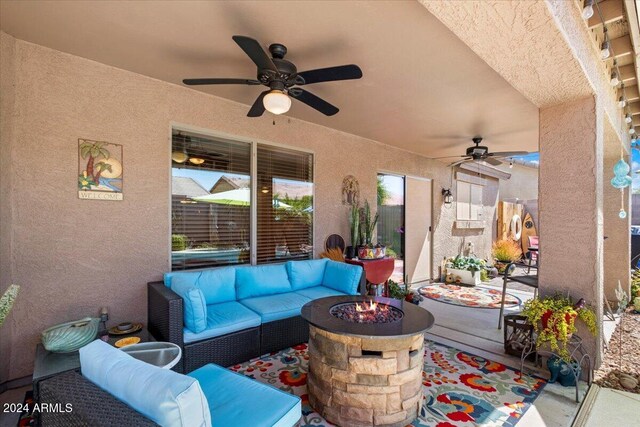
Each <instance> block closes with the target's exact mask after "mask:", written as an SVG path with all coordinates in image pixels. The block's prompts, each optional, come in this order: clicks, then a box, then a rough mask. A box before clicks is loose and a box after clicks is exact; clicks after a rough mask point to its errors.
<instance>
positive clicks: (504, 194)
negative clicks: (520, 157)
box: [499, 164, 538, 200]
mask: <svg viewBox="0 0 640 427" xmlns="http://www.w3.org/2000/svg"><path fill="white" fill-rule="evenodd" d="M502 169H503V170H504V171H506V172H508V173H510V174H511V178H510V179H501V180H500V188H499V191H500V200H507V199H509V200H512V199H516V198H517V199H518V200H537V199H538V169H536V168H532V167H529V166H522V165H518V164H514V165H513V168H511V169H509V168H508V167H507V168H502Z"/></svg>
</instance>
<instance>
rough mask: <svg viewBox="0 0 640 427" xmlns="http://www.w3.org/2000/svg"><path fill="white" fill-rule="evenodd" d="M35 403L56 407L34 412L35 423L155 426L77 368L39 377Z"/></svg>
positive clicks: (51, 426) (76, 426)
mask: <svg viewBox="0 0 640 427" xmlns="http://www.w3.org/2000/svg"><path fill="white" fill-rule="evenodd" d="M38 402H39V403H40V404H43V403H47V404H48V405H56V406H55V408H56V410H51V411H41V412H39V413H38V414H36V424H37V425H42V426H46V427H85V426H92V427H93V426H96V427H100V426H140V427H151V426H157V425H158V424H156V423H155V422H153V421H152V420H150V419H149V418H147V417H145V416H144V415H142V414H141V413H140V412H137V411H136V410H134V409H133V408H131V407H130V406H128V405H126V404H124V403H123V402H121V401H120V400H118V399H116V398H115V397H113V396H112V395H111V394H109V393H107V392H106V391H104V390H102V389H101V388H100V387H98V386H97V385H95V384H93V383H92V382H91V381H89V380H87V379H86V378H84V377H83V376H82V375H81V374H80V373H79V372H77V371H67V372H64V373H62V374H59V375H55V376H53V377H51V378H47V379H45V380H42V381H41V382H40V395H39V399H38ZM67 405H71V406H70V407H68V406H67Z"/></svg>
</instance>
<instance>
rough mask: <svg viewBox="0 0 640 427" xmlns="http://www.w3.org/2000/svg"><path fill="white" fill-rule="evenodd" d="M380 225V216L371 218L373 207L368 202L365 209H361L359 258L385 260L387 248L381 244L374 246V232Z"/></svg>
mask: <svg viewBox="0 0 640 427" xmlns="http://www.w3.org/2000/svg"><path fill="white" fill-rule="evenodd" d="M377 224H378V214H377V213H376V214H375V215H374V216H373V217H372V216H371V207H370V206H369V202H368V201H367V200H365V201H364V207H362V208H360V246H358V258H360V259H375V258H384V255H385V248H384V246H382V245H381V244H380V243H378V244H376V245H374V244H373V232H374V231H375V229H376V225H377Z"/></svg>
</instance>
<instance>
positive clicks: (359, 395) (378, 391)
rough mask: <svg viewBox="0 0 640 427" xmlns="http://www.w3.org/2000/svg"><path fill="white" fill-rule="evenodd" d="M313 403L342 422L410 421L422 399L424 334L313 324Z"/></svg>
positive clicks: (310, 377)
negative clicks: (381, 333) (369, 333)
mask: <svg viewBox="0 0 640 427" xmlns="http://www.w3.org/2000/svg"><path fill="white" fill-rule="evenodd" d="M309 328H310V329H309V375H308V386H309V403H310V404H311V406H312V407H313V408H314V409H315V410H316V411H317V412H319V413H320V414H321V415H322V416H323V417H324V418H325V419H327V420H328V421H329V422H332V423H334V424H337V425H340V426H349V427H359V426H372V425H373V426H402V427H404V426H406V425H407V424H409V423H410V422H411V421H413V420H414V419H416V418H417V416H418V412H419V409H420V405H421V404H422V366H423V361H422V360H423V354H424V347H423V343H424V335H423V334H422V333H420V334H417V335H410V336H401V337H393V336H391V337H366V338H365V337H359V336H350V335H340V334H335V333H332V332H327V331H325V330H322V329H319V328H316V327H314V326H312V325H310V327H309Z"/></svg>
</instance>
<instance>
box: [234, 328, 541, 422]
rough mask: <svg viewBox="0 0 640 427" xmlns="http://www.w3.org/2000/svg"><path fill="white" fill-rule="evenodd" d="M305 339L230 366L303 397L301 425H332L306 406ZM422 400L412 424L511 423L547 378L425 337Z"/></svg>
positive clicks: (524, 409)
mask: <svg viewBox="0 0 640 427" xmlns="http://www.w3.org/2000/svg"><path fill="white" fill-rule="evenodd" d="M308 368H309V357H308V355H307V345H306V344H301V345H298V346H295V347H292V348H289V349H286V350H284V351H281V352H279V353H274V354H271V355H268V356H265V357H262V358H260V359H255V360H252V361H249V362H246V363H243V364H241V365H235V366H232V367H231V368H230V369H231V370H233V371H236V372H239V373H241V374H244V375H247V376H249V377H251V378H254V379H256V380H257V381H260V382H263V383H267V384H271V385H272V386H275V387H278V388H279V389H281V390H284V391H286V392H289V393H292V394H295V395H297V396H300V397H301V398H302V421H301V424H300V425H301V427H305V426H331V425H332V424H330V423H329V422H328V421H326V420H325V419H324V418H322V417H321V416H320V414H318V413H317V412H315V411H314V410H313V408H311V407H310V406H309V401H308V398H307V372H308ZM422 376H423V384H424V404H423V406H422V411H421V413H420V417H419V418H418V419H416V420H415V421H414V422H413V423H412V424H410V426H413V427H426V426H429V427H465V426H477V425H491V426H515V425H516V424H517V422H518V421H519V420H520V418H521V417H522V415H523V414H524V413H525V412H526V411H527V409H529V407H531V404H532V403H533V401H534V400H535V399H536V398H537V397H538V396H539V395H540V392H541V391H542V389H543V388H544V386H545V384H546V381H545V380H543V379H541V378H537V377H532V376H527V375H523V376H522V378H520V374H519V371H517V370H515V369H512V368H509V367H507V366H506V365H503V364H501V363H497V362H492V361H490V360H487V359H484V358H482V357H479V356H474V355H473V354H470V353H466V352H464V351H460V350H458V349H455V348H453V347H449V346H446V345H442V344H438V343H435V342H433V341H428V340H426V341H425V358H424V369H423V372H422Z"/></svg>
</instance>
